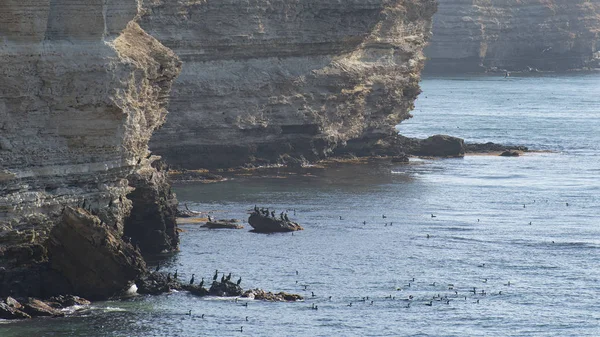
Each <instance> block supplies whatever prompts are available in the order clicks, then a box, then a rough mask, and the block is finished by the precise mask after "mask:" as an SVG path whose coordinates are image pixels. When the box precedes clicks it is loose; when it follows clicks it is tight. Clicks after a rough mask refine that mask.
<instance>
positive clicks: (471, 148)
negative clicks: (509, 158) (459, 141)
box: [465, 142, 529, 153]
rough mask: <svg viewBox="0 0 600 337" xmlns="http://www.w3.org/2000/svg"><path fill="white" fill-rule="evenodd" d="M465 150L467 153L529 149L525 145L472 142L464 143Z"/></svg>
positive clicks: (524, 150)
mask: <svg viewBox="0 0 600 337" xmlns="http://www.w3.org/2000/svg"><path fill="white" fill-rule="evenodd" d="M465 150H466V152H469V153H489V152H504V151H522V152H526V151H528V150H529V148H527V147H526V146H512V145H502V144H496V143H492V142H487V143H472V144H465Z"/></svg>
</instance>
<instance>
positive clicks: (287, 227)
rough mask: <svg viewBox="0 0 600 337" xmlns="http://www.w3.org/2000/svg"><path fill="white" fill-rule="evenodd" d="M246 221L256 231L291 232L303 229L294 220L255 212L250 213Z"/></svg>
mask: <svg viewBox="0 0 600 337" xmlns="http://www.w3.org/2000/svg"><path fill="white" fill-rule="evenodd" d="M248 223H249V224H250V226H252V228H254V231H255V232H258V233H275V232H293V231H300V230H303V229H304V228H302V227H301V226H300V225H299V224H297V223H295V222H291V221H288V220H282V219H277V218H273V217H269V216H265V215H262V214H259V213H256V212H254V213H252V214H250V217H249V218H248Z"/></svg>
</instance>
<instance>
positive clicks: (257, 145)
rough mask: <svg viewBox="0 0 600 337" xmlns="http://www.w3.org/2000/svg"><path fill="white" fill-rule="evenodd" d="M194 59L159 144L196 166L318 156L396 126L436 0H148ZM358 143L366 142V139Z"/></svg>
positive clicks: (186, 59) (155, 22)
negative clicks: (284, 156)
mask: <svg viewBox="0 0 600 337" xmlns="http://www.w3.org/2000/svg"><path fill="white" fill-rule="evenodd" d="M142 7H143V8H144V14H143V16H142V19H141V21H140V25H141V26H142V27H143V28H144V29H145V30H146V31H148V32H149V33H150V34H151V35H152V36H154V37H156V38H157V39H158V40H160V41H161V42H162V43H163V44H165V45H166V46H167V47H169V48H171V49H172V50H173V51H175V53H176V54H177V55H178V56H179V57H180V58H181V60H182V61H183V68H182V73H181V76H179V78H178V79H177V81H176V83H175V84H174V86H173V92H172V100H171V104H170V106H169V110H170V112H171V113H170V114H169V117H168V118H167V122H166V123H165V125H164V127H163V128H162V129H161V130H160V131H158V132H157V133H156V134H155V135H154V136H153V138H152V140H151V149H152V150H153V151H155V153H158V154H160V155H162V156H163V157H164V158H166V160H167V162H169V164H173V165H175V166H179V167H184V168H199V167H204V168H215V167H231V166H238V165H242V164H245V163H252V164H265V163H275V162H278V161H281V160H282V157H281V156H282V155H291V156H293V157H301V156H303V157H305V158H307V159H309V160H314V159H317V158H322V157H324V156H327V155H328V154H330V153H331V151H333V150H334V149H335V148H337V147H343V146H344V145H345V144H346V143H347V142H348V141H354V142H360V141H361V140H368V141H369V142H375V141H376V140H377V139H379V138H382V137H385V136H389V135H391V134H394V126H395V125H396V124H397V123H398V122H400V121H402V120H404V119H406V118H408V117H409V116H410V115H409V111H410V110H411V109H412V107H413V102H414V100H415V98H416V97H417V95H418V94H419V92H420V89H419V80H420V71H421V68H422V66H423V62H424V57H423V53H422V50H423V47H424V45H425V43H426V41H427V39H428V38H429V34H430V28H431V18H432V15H433V13H434V12H435V9H436V4H435V1H433V0H342V1H339V0H301V1H287V0H269V1H267V0H253V1H245V2H244V1H233V0H224V1H218V2H214V1H202V0H143V6H142ZM355 145H356V144H355Z"/></svg>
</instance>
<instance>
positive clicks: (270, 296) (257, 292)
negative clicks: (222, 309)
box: [242, 289, 304, 302]
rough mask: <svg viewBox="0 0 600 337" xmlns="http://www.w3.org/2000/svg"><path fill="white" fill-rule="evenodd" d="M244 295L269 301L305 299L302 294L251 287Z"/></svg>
mask: <svg viewBox="0 0 600 337" xmlns="http://www.w3.org/2000/svg"><path fill="white" fill-rule="evenodd" d="M242 297H247V298H252V299H255V300H261V301H269V302H293V301H301V300H303V299H304V297H302V296H301V295H297V294H289V293H286V292H283V291H282V292H279V293H277V294H274V293H272V292H266V291H264V290H262V289H250V290H246V291H245V292H244V294H242Z"/></svg>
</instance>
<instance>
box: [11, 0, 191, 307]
mask: <svg viewBox="0 0 600 337" xmlns="http://www.w3.org/2000/svg"><path fill="white" fill-rule="evenodd" d="M137 14H138V3H137V1H136V0H51V1H48V0H3V1H2V2H0V74H1V77H2V81H0V267H3V268H2V269H0V293H2V294H5V293H6V292H7V291H8V292H12V291H15V290H16V288H14V287H12V286H13V285H12V284H11V283H10V282H12V281H11V279H13V280H14V277H12V276H14V275H12V276H11V275H10V273H8V272H7V271H10V270H12V269H11V268H21V269H23V268H25V269H24V270H25V272H24V273H23V277H25V278H27V277H28V278H41V276H40V274H39V273H37V274H36V273H32V272H27V268H29V271H33V270H35V271H40V270H43V271H45V272H48V273H55V272H59V273H60V275H59V276H56V277H66V278H67V281H68V282H67V284H69V283H70V286H71V287H70V288H69V287H67V286H66V285H65V289H63V290H65V291H66V290H69V289H71V290H73V289H79V287H77V286H76V283H77V282H79V280H77V278H76V275H77V272H76V271H65V270H64V269H65V268H62V269H61V268H53V266H57V265H60V263H57V261H54V263H53V264H52V265H50V266H49V265H44V263H46V261H48V254H47V251H48V250H49V249H50V248H51V247H50V246H52V247H53V248H52V249H50V250H51V253H52V252H53V253H54V255H60V254H62V253H64V254H66V255H70V254H72V253H73V252H72V251H70V250H69V247H68V246H69V245H68V244H66V243H62V244H61V242H60V241H61V236H60V235H62V234H65V233H69V232H70V231H69V230H61V231H59V232H58V234H57V235H55V236H53V239H52V242H53V244H51V245H50V246H49V245H48V240H47V239H48V238H49V236H50V233H51V231H52V230H53V228H54V227H55V225H56V224H61V225H64V224H65V223H69V222H68V221H67V220H68V219H67V218H65V217H66V216H67V215H66V214H67V213H69V212H65V211H64V210H65V207H66V206H72V207H74V208H75V209H76V208H78V207H79V211H74V212H75V213H77V214H79V213H81V212H85V213H87V215H86V217H84V218H85V219H87V220H86V221H87V222H89V223H95V224H96V225H99V226H101V227H103V228H104V227H105V228H108V229H110V230H111V231H112V234H111V235H110V237H113V236H114V237H117V238H119V240H120V237H121V235H122V234H123V230H124V220H125V218H126V217H127V215H129V213H130V211H131V209H132V206H133V207H135V205H132V202H131V201H130V200H129V199H127V198H126V195H127V193H129V192H131V191H132V190H133V188H132V186H130V185H129V184H128V180H127V177H128V176H129V175H131V174H133V173H134V172H136V171H140V170H152V168H151V166H150V164H151V161H153V160H154V159H155V158H154V157H152V158H151V157H149V156H147V154H148V147H147V144H148V141H149V139H150V137H151V135H152V132H153V131H154V129H156V128H157V127H158V126H160V125H161V124H162V123H163V122H164V119H165V116H166V113H167V111H166V109H165V107H166V104H167V100H168V95H169V91H170V89H171V83H172V80H173V78H174V77H175V76H176V75H177V74H178V72H179V68H180V62H179V60H178V58H177V57H176V56H175V55H174V54H173V53H172V52H171V51H170V50H169V49H167V48H166V47H164V46H163V45H161V44H160V43H159V42H158V41H157V40H155V39H154V38H152V37H151V36H149V35H148V34H147V33H146V32H144V31H143V30H142V29H141V28H140V27H139V26H138V24H137V23H136V22H135V18H136V16H137ZM133 187H135V186H133ZM89 216H91V217H93V219H96V220H93V219H92V220H90V219H88V218H87V217H89ZM73 219H75V218H73ZM82 219H83V218H82ZM70 223H73V221H71V222H70ZM75 225H76V224H74V225H73V226H75ZM73 226H72V230H75V227H73ZM61 233H62V234H61ZM82 233H85V231H82ZM69 238H70V236H68V235H66V236H64V237H63V239H64V240H69ZM65 242H67V241H65ZM134 243H135V242H134ZM113 246H114V247H116V249H118V251H116V253H119V251H120V250H121V248H119V247H121V245H120V244H115V245H113ZM130 246H131V245H130ZM57 247H58V248H57ZM81 247H84V246H83V245H82V246H81ZM130 248H131V247H130ZM61 249H64V252H62V253H61ZM80 253H82V254H80V255H79V256H76V257H78V258H81V259H84V260H82V261H80V262H79V263H86V262H87V263H91V262H92V261H86V260H85V258H88V257H91V256H92V255H93V254H88V255H86V254H87V253H86V252H80ZM120 261H121V260H120ZM122 261H125V262H127V261H129V260H122ZM93 262H94V263H99V264H100V263H101V259H100V258H98V257H94V261H93ZM134 262H135V261H134ZM138 262H139V261H137V262H135V263H134V264H136V263H138ZM65 265H71V266H75V265H76V264H74V263H70V264H69V263H67V264H64V263H63V266H65ZM134 267H135V266H134ZM73 268H75V267H73ZM115 270H116V269H115ZM44 275H46V276H47V274H44ZM115 277H116V278H118V277H120V276H118V275H116V276H115ZM33 283H34V284H35V282H33ZM20 284H21V285H24V284H27V280H25V279H21V282H20ZM30 284H31V283H30ZM64 284H65V283H63V285H64ZM40 286H41V283H40ZM121 286H123V285H122V284H121ZM11 287H12V288H11ZM109 288H110V290H113V291H114V290H115V288H114V287H109ZM52 291H59V290H57V289H41V288H36V287H35V286H34V287H33V289H25V293H26V294H27V295H32V296H39V295H40V294H41V295H49V294H48V292H52ZM106 294H107V293H106V292H105V293H104V295H106ZM82 295H84V296H85V295H86V294H82ZM97 295H98V294H93V296H96V297H97Z"/></svg>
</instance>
